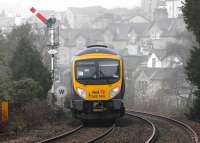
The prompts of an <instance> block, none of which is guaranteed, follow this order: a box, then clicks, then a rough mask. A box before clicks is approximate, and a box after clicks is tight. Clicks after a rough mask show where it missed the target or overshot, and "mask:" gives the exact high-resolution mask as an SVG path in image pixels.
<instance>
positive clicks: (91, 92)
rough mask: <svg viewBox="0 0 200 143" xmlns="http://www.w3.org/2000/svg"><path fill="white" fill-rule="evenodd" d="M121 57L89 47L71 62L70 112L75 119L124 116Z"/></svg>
mask: <svg viewBox="0 0 200 143" xmlns="http://www.w3.org/2000/svg"><path fill="white" fill-rule="evenodd" d="M123 70H124V69H123V60H122V57H121V56H120V55H119V54H118V53H117V52H116V51H114V50H112V49H110V48H108V47H107V46H105V45H91V46H88V47H87V48H86V49H85V50H82V51H80V52H79V53H78V54H76V55H75V56H74V58H73V62H72V87H71V105H70V108H71V111H72V115H73V116H74V117H75V118H78V119H81V120H89V119H111V120H113V119H116V118H119V117H121V116H123V115H124V111H125V109H124V105H123V96H124V92H125V83H124V72H123Z"/></svg>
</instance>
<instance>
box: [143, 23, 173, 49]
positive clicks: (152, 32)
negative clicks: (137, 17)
mask: <svg viewBox="0 0 200 143" xmlns="http://www.w3.org/2000/svg"><path fill="white" fill-rule="evenodd" d="M174 29H176V27H175V20H174V19H163V20H159V21H154V22H153V23H152V25H151V26H150V27H149V29H147V31H146V32H145V34H144V36H143V37H142V38H141V40H143V41H148V40H151V42H152V45H153V48H155V49H165V47H166V46H167V44H168V43H169V42H175V41H176V31H175V30H174Z"/></svg>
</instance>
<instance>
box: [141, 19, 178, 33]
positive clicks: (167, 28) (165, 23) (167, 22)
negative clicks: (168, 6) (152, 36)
mask: <svg viewBox="0 0 200 143" xmlns="http://www.w3.org/2000/svg"><path fill="white" fill-rule="evenodd" d="M174 21H175V20H174V19H172V18H167V19H162V20H158V21H154V22H153V23H152V24H151V26H149V29H147V31H146V32H145V33H146V34H149V31H150V30H151V29H152V28H154V27H155V26H157V27H158V28H159V29H160V30H161V31H162V33H161V36H174V35H175V34H176V33H175V31H174V26H175V25H174V23H175V22H174Z"/></svg>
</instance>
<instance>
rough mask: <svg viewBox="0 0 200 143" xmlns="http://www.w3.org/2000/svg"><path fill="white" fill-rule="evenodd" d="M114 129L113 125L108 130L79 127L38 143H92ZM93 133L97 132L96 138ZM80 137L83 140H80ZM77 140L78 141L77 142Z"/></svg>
mask: <svg viewBox="0 0 200 143" xmlns="http://www.w3.org/2000/svg"><path fill="white" fill-rule="evenodd" d="M114 128H115V124H113V125H112V126H111V127H109V128H108V129H105V128H98V127H94V128H89V127H84V126H83V125H80V126H79V127H77V128H75V129H73V130H71V131H67V132H66V133H63V134H60V135H57V136H55V137H52V138H49V139H45V140H42V141H40V142H38V143H54V142H55V143H56V142H59V143H62V142H63V143H64V142H73V140H74V142H80V143H82V142H84V143H94V142H97V141H99V140H102V139H103V138H104V137H105V136H106V135H108V134H109V133H110V132H112V131H113V129H114ZM90 132H91V133H90ZM94 132H97V135H96V137H94V134H95V133H94ZM87 133H90V134H91V136H92V137H88V136H87ZM81 136H82V137H84V138H81ZM79 139H80V141H78V140H79Z"/></svg>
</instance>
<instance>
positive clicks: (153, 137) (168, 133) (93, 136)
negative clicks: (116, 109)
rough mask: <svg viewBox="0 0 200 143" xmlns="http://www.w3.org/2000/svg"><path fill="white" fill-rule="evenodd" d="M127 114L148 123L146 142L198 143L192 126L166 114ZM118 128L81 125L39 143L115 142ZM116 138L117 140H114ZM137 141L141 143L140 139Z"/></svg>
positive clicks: (129, 112) (114, 125) (113, 126)
mask: <svg viewBox="0 0 200 143" xmlns="http://www.w3.org/2000/svg"><path fill="white" fill-rule="evenodd" d="M126 116H129V117H131V118H132V117H133V118H138V119H139V120H142V121H143V124H148V126H149V129H150V130H149V133H150V134H148V136H147V135H146V136H144V138H145V141H144V142H145V143H154V142H157V143H168V142H170V143H198V136H197V134H196V133H195V131H194V130H193V129H192V128H191V127H190V126H188V125H186V124H185V123H182V122H180V121H177V120H174V119H171V118H168V117H164V116H159V115H154V114H150V113H144V112H136V111H131V110H129V111H128V112H126ZM144 122H145V123H144ZM137 124H138V123H137ZM116 128H119V129H118V130H121V129H120V128H121V127H118V126H117V127H116V124H115V123H114V124H113V125H112V126H109V127H85V126H83V125H81V126H79V127H77V128H75V129H73V130H71V131H68V132H66V133H63V134H60V135H58V136H55V137H52V138H49V139H46V140H43V141H40V142H38V143H54V142H59V143H62V142H63V143H65V142H73V141H74V142H80V143H82V142H85V143H94V142H102V141H105V142H106V140H107V138H110V139H111V140H110V141H112V142H115V140H116V137H111V132H112V131H113V132H115V130H117V129H116ZM143 131H144V130H143ZM122 132H123V131H122ZM129 132H130V131H129ZM117 137H118V136H117ZM114 138H115V140H112V139H114ZM133 141H134V140H133ZM108 142H109V140H108ZM136 142H139V143H140V141H136Z"/></svg>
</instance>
